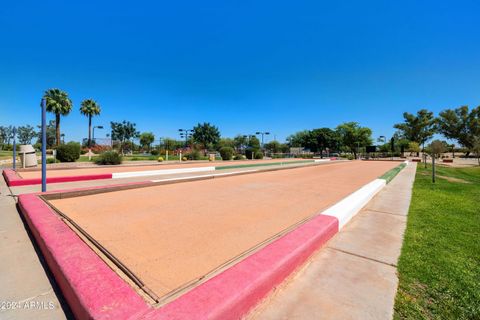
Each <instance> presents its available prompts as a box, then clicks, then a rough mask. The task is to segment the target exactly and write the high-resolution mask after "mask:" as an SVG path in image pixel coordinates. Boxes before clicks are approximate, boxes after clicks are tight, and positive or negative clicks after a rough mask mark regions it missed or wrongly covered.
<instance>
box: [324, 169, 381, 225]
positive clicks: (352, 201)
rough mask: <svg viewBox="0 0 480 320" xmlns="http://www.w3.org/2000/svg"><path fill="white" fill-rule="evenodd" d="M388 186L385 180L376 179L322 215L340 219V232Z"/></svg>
mask: <svg viewBox="0 0 480 320" xmlns="http://www.w3.org/2000/svg"><path fill="white" fill-rule="evenodd" d="M386 184H387V182H386V181H385V180H383V179H375V180H373V181H372V182H370V183H368V184H366V185H364V186H363V187H361V188H360V189H358V190H357V191H355V192H354V193H352V194H351V195H349V196H347V197H346V198H344V199H342V200H341V201H339V202H337V203H336V204H335V205H333V206H331V207H330V208H328V209H327V210H325V211H323V212H322V214H325V215H329V216H332V217H335V218H337V219H338V229H339V230H340V229H341V228H342V227H343V226H344V225H345V224H347V222H348V221H350V219H352V218H353V217H354V216H355V215H356V214H357V213H358V212H359V211H360V210H361V209H362V208H363V207H364V206H365V205H366V204H367V203H368V202H369V201H370V200H371V199H372V198H373V197H374V196H375V195H376V194H377V193H378V192H379V191H380V190H382V188H383V187H384V186H385V185H386Z"/></svg>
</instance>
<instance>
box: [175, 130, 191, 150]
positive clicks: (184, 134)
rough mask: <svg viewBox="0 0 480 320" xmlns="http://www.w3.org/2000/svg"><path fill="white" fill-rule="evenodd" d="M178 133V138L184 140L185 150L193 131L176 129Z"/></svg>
mask: <svg viewBox="0 0 480 320" xmlns="http://www.w3.org/2000/svg"><path fill="white" fill-rule="evenodd" d="M178 132H180V138H185V148H186V147H187V141H188V138H190V137H191V136H192V132H193V130H191V129H178Z"/></svg>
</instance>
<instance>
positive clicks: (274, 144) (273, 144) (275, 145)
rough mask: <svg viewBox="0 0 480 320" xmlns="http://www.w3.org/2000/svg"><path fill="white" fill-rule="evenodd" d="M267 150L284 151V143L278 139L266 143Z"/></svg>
mask: <svg viewBox="0 0 480 320" xmlns="http://www.w3.org/2000/svg"><path fill="white" fill-rule="evenodd" d="M265 150H267V151H268V152H271V153H279V152H281V151H282V144H281V143H280V142H278V141H277V140H272V141H270V142H267V143H265Z"/></svg>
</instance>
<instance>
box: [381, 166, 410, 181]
mask: <svg viewBox="0 0 480 320" xmlns="http://www.w3.org/2000/svg"><path fill="white" fill-rule="evenodd" d="M405 166H406V164H405V163H402V164H401V165H399V166H396V167H395V168H393V169H391V170H389V171H387V172H385V173H384V174H383V175H382V176H380V177H379V179H384V180H386V181H387V183H390V181H392V179H393V178H395V176H396V175H397V174H398V173H399V172H400V171H402V169H403V168H405Z"/></svg>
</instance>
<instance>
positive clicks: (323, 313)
mask: <svg viewBox="0 0 480 320" xmlns="http://www.w3.org/2000/svg"><path fill="white" fill-rule="evenodd" d="M415 171H416V165H415V164H410V165H409V166H407V167H406V168H405V169H404V170H403V171H402V172H401V173H399V175H398V176H397V177H396V178H395V179H394V180H393V181H392V182H391V183H390V184H389V185H388V186H387V187H386V188H385V189H384V190H382V191H381V192H380V193H379V194H378V195H377V196H376V197H375V198H374V199H373V200H372V201H371V202H370V203H369V204H368V205H367V206H366V207H365V208H364V209H363V210H362V211H361V212H360V213H359V214H358V215H357V216H356V217H355V218H354V219H353V220H352V221H351V222H350V223H349V224H348V225H347V226H345V228H344V229H343V230H342V231H340V232H339V233H338V234H337V235H336V236H335V237H334V238H333V239H332V240H331V241H330V242H329V243H328V245H327V246H326V247H325V248H323V249H321V250H320V251H319V252H318V253H317V254H316V255H315V256H314V257H313V258H312V259H310V261H309V263H308V264H307V265H306V266H304V267H303V268H302V270H300V271H298V272H297V274H296V275H295V276H294V277H292V278H291V279H290V280H289V281H288V282H287V283H285V284H283V285H282V287H281V288H279V289H277V290H276V292H274V293H273V294H272V295H271V296H270V297H269V298H267V299H266V301H264V303H263V304H262V305H260V306H259V307H257V308H256V310H254V311H253V312H252V313H251V314H250V315H249V317H248V318H250V319H275V320H277V319H391V318H392V316H393V304H394V298H395V294H396V290H397V284H398V278H397V274H396V272H397V268H396V264H397V260H398V257H399V255H400V249H401V246H402V240H403V233H404V230H405V228H406V220H407V217H406V216H407V214H408V208H409V205H410V198H411V189H412V185H413V181H414V179H415Z"/></svg>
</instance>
